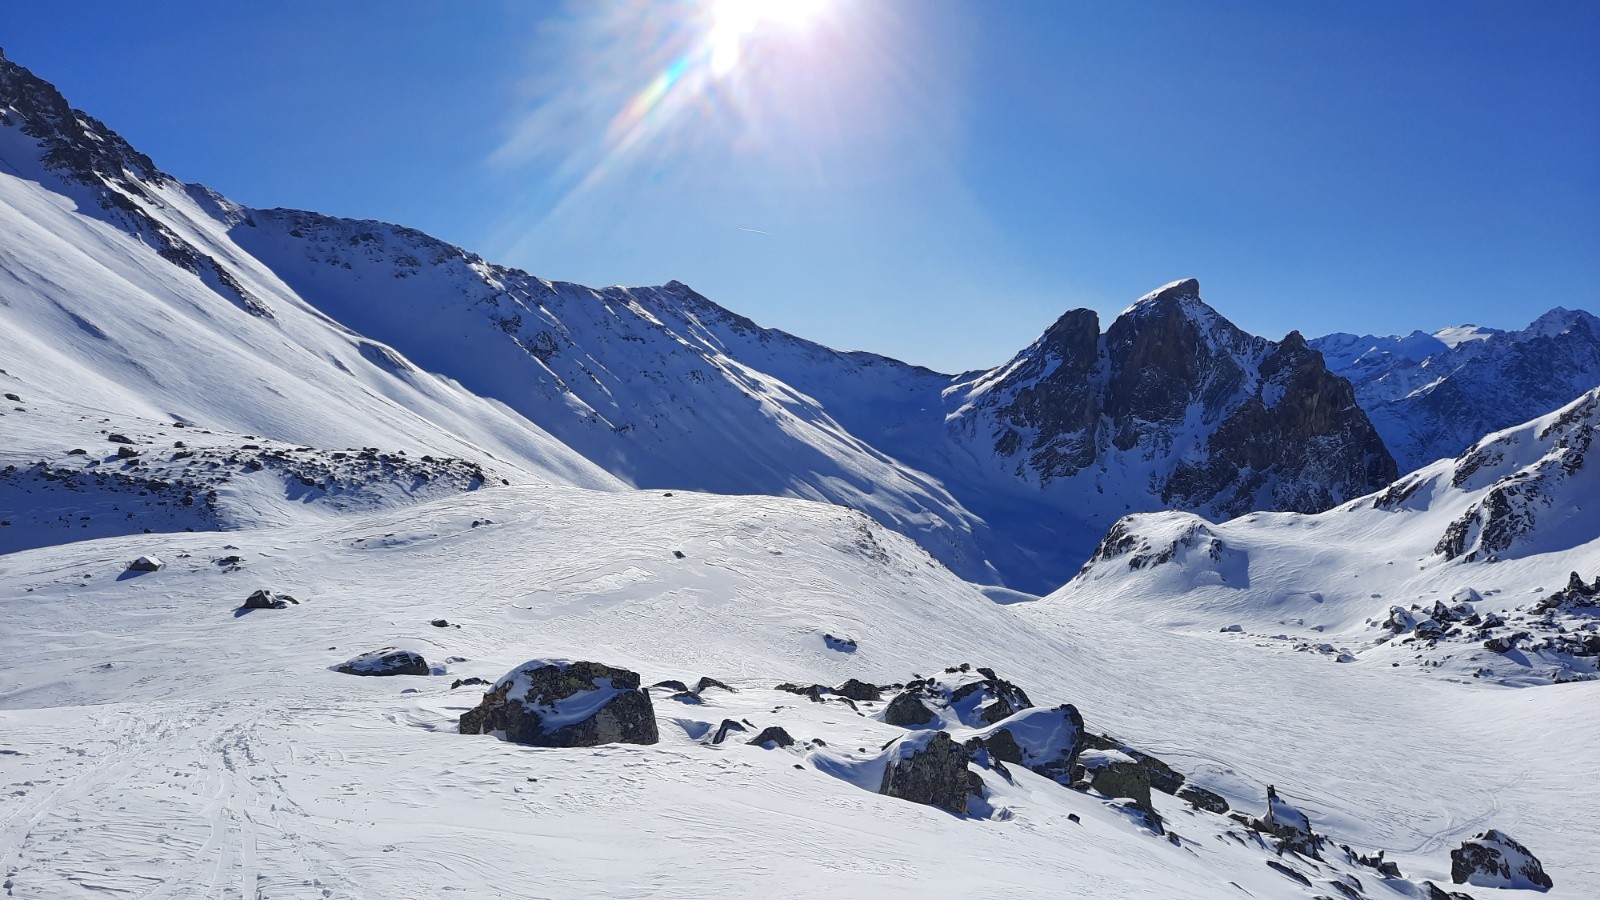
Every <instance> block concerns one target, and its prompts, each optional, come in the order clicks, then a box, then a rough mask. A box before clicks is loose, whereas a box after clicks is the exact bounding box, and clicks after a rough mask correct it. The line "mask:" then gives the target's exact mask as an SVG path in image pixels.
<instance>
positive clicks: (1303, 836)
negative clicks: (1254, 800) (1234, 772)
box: [1261, 784, 1318, 856]
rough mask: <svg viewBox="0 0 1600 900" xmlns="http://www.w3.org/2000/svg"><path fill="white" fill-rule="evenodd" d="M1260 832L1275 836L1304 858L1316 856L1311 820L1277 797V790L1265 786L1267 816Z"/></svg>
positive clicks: (1315, 842) (1270, 786) (1315, 839)
mask: <svg viewBox="0 0 1600 900" xmlns="http://www.w3.org/2000/svg"><path fill="white" fill-rule="evenodd" d="M1261 830H1263V831H1266V832H1268V833H1271V834H1275V835H1277V836H1278V837H1279V839H1281V840H1282V841H1283V845H1284V846H1285V847H1288V848H1289V849H1291V850H1294V851H1295V852H1297V853H1301V854H1303V855H1306V856H1316V855H1317V843H1318V839H1317V836H1316V834H1315V833H1313V832H1312V830H1311V818H1310V817H1309V816H1307V815H1306V814H1305V813H1303V812H1301V811H1300V810H1299V809H1297V808H1296V807H1295V806H1294V804H1292V803H1290V802H1289V801H1287V800H1285V799H1283V798H1282V797H1280V796H1278V789H1277V788H1275V787H1273V786H1272V785H1270V784H1269V785H1267V814H1266V815H1265V816H1263V817H1262V818H1261Z"/></svg>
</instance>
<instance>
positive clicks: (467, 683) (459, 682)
mask: <svg viewBox="0 0 1600 900" xmlns="http://www.w3.org/2000/svg"><path fill="white" fill-rule="evenodd" d="M488 683H489V682H487V681H485V680H483V679H482V678H479V677H478V676H476V675H474V676H472V677H471V678H457V679H456V680H455V681H452V682H450V690H452V691H453V690H455V689H456V688H460V687H471V686H473V685H478V684H488Z"/></svg>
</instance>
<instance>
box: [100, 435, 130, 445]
mask: <svg viewBox="0 0 1600 900" xmlns="http://www.w3.org/2000/svg"><path fill="white" fill-rule="evenodd" d="M106 440H108V441H110V442H111V443H113V444H131V443H133V438H130V437H128V436H127V435H125V434H108V435H106Z"/></svg>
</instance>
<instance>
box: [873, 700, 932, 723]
mask: <svg viewBox="0 0 1600 900" xmlns="http://www.w3.org/2000/svg"><path fill="white" fill-rule="evenodd" d="M934 718H935V716H934V713H933V710H931V709H929V708H928V707H927V706H926V705H924V704H923V702H922V701H921V700H919V699H917V697H916V695H915V694H913V693H909V692H908V693H903V694H898V695H896V696H895V698H894V699H893V700H890V701H889V705H888V706H887V707H886V708H885V709H884V711H883V721H884V722H885V723H886V724H889V725H898V726H899V727H901V728H920V727H922V726H923V725H927V724H928V723H930V722H932V721H934Z"/></svg>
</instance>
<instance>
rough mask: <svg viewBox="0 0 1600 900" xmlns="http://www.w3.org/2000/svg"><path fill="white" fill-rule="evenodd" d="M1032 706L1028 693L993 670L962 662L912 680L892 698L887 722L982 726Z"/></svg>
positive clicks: (913, 725)
mask: <svg viewBox="0 0 1600 900" xmlns="http://www.w3.org/2000/svg"><path fill="white" fill-rule="evenodd" d="M1031 706H1033V701H1031V700H1029V699H1028V694H1027V692H1025V691H1023V690H1022V688H1020V687H1017V686H1016V685H1014V684H1012V683H1011V682H1009V681H1006V680H1004V679H1002V678H1000V677H998V676H996V675H995V673H994V670H993V669H985V668H977V669H974V668H973V667H972V666H970V665H961V666H956V667H952V668H950V669H948V670H946V671H945V673H944V674H943V675H939V676H934V677H931V678H918V679H915V680H913V681H911V682H908V683H907V684H906V686H905V688H904V689H903V690H902V691H901V692H900V693H899V694H897V695H895V698H894V699H893V700H891V701H889V705H888V706H887V707H886V708H885V709H884V711H883V721H884V722H885V723H887V724H890V725H898V726H900V727H902V728H926V727H935V726H938V727H944V726H950V727H959V726H965V727H968V728H979V727H982V726H985V725H993V724H995V723H996V722H999V721H1000V720H1002V719H1004V718H1006V717H1008V716H1011V715H1013V714H1015V713H1017V712H1019V711H1021V710H1024V709H1027V708H1029V707H1031Z"/></svg>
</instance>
